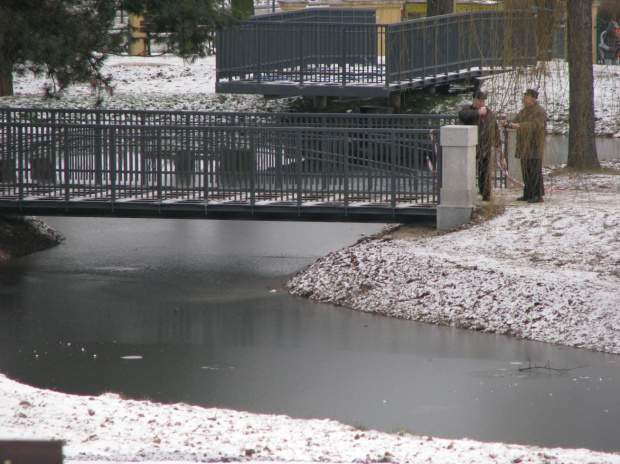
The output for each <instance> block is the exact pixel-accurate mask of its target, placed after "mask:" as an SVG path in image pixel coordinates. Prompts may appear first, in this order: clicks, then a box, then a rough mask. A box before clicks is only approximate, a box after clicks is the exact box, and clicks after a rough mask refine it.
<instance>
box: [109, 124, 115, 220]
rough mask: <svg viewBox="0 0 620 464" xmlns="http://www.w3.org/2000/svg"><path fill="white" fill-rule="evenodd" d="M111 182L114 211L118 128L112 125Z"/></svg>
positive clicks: (110, 151) (113, 207)
mask: <svg viewBox="0 0 620 464" xmlns="http://www.w3.org/2000/svg"><path fill="white" fill-rule="evenodd" d="M108 153H109V155H108V156H109V158H110V159H109V160H108V163H109V166H110V171H111V172H110V174H111V176H110V182H111V184H112V205H111V206H112V211H114V209H115V207H116V128H115V127H114V126H112V127H110V150H109V152H108Z"/></svg>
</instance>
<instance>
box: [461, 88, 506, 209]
mask: <svg viewBox="0 0 620 464" xmlns="http://www.w3.org/2000/svg"><path fill="white" fill-rule="evenodd" d="M486 99H487V94H486V93H485V92H483V91H482V90H476V91H475V92H474V98H473V101H472V104H471V105H466V106H464V107H463V108H461V111H459V119H460V121H461V122H462V123H463V124H466V125H468V126H478V146H477V147H476V170H477V172H478V191H479V192H480V195H482V199H483V200H484V201H489V200H490V199H491V192H492V190H493V181H492V179H491V172H492V171H493V169H492V167H493V165H492V162H493V149H494V148H495V147H496V146H497V145H498V144H499V140H500V138H499V130H498V128H497V123H496V120H495V115H494V114H493V112H492V111H491V110H490V109H489V108H487V106H486V102H485V100H486Z"/></svg>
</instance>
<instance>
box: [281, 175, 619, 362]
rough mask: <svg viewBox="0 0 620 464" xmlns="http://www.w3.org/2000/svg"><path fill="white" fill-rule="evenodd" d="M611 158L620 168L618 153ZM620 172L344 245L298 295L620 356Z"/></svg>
mask: <svg viewBox="0 0 620 464" xmlns="http://www.w3.org/2000/svg"><path fill="white" fill-rule="evenodd" d="M609 165H610V166H613V165H612V164H611V163H609ZM619 181H620V176H619V175H618V174H617V173H612V174H592V175H584V174H575V175H572V176H570V175H560V176H556V177H553V178H549V177H547V184H546V185H547V192H548V194H547V196H546V202H545V203H543V204H540V205H530V204H527V203H525V204H523V203H518V202H515V201H513V200H514V198H516V196H518V193H517V192H516V191H512V192H510V191H501V192H496V199H495V204H494V205H491V206H490V207H491V208H493V207H495V208H505V210H504V212H503V214H500V215H499V216H497V217H495V218H494V219H492V220H490V221H486V222H485V221H481V222H479V223H477V224H476V223H474V224H473V225H471V226H467V227H464V228H462V229H461V230H456V231H452V232H449V233H436V232H430V231H429V232H428V233H427V234H425V235H423V236H420V235H419V234H415V235H411V234H408V232H407V231H408V228H407V227H405V228H403V229H401V230H399V231H396V232H395V233H393V234H391V235H389V236H387V237H386V236H384V237H381V238H379V239H375V240H369V241H366V242H362V243H358V244H356V245H354V246H352V247H349V248H347V249H344V250H341V251H338V252H335V253H332V254H330V255H328V256H326V257H325V258H323V259H320V260H319V261H318V262H316V263H315V264H313V265H312V266H310V267H308V268H307V269H305V270H304V271H303V272H301V273H300V274H299V275H297V276H296V277H295V278H293V279H292V280H291V281H290V282H289V284H288V289H289V291H290V292H291V293H293V294H296V295H301V296H305V297H308V298H311V299H314V300H317V301H321V302H326V303H333V304H337V305H342V306H347V307H350V308H353V309H356V310H359V311H367V312H373V313H379V314H384V315H388V316H395V317H401V318H405V319H410V320H415V321H421V322H428V323H433V324H441V325H450V326H455V327H462V328H467V329H473V330H479V331H485V332H493V333H499V334H509V335H514V336H516V337H520V338H527V339H531V340H537V341H544V342H550V343H559V344H563V345H569V346H574V347H580V348H588V349H592V350H598V351H605V352H608V353H616V354H620V313H619V312H618V308H620V292H618V288H619V286H620V276H619V273H618V270H619V269H620V242H619V241H618V237H619V235H620V189H619V187H618V185H619Z"/></svg>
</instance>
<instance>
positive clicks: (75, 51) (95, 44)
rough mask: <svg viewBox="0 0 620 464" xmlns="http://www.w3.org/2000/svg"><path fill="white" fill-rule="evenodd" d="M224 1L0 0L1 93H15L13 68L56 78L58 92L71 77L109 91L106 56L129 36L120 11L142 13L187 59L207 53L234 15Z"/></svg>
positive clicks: (52, 89)
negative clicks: (117, 22) (118, 20)
mask: <svg viewBox="0 0 620 464" xmlns="http://www.w3.org/2000/svg"><path fill="white" fill-rule="evenodd" d="M220 1H221V0H1V1H0V96H5V95H12V94H13V73H14V72H27V71H31V72H34V73H35V74H42V73H44V74H46V75H47V76H48V77H50V78H51V79H52V82H53V84H51V85H49V86H48V88H47V89H46V91H47V92H48V94H50V95H51V94H58V93H60V92H61V91H62V90H63V89H64V88H66V87H67V86H68V85H70V84H71V83H72V82H85V81H86V82H90V83H91V84H92V85H93V87H94V88H95V89H96V90H97V91H99V92H100V91H101V90H104V89H105V90H110V79H109V77H107V76H104V75H102V74H101V68H102V66H103V61H104V60H105V58H106V55H107V54H109V53H117V52H119V51H120V50H121V44H122V42H123V41H124V39H125V36H124V35H123V34H121V33H120V32H119V31H118V30H114V29H113V27H112V26H113V23H114V16H115V14H116V11H117V10H125V11H127V12H130V13H135V14H137V15H140V16H142V17H144V23H143V25H144V28H145V30H146V32H147V34H149V35H151V36H153V37H156V39H155V40H161V41H162V42H165V43H166V44H167V47H166V49H167V50H166V51H168V52H171V53H175V54H177V55H179V56H182V57H184V58H194V57H200V56H204V55H205V53H206V51H207V46H208V43H209V41H211V40H212V39H213V32H214V30H215V28H216V27H218V26H221V25H225V24H227V23H228V22H229V21H230V20H231V18H232V16H231V15H230V14H229V13H228V11H227V10H226V9H225V8H223V5H222V4H220V3H219V2H220Z"/></svg>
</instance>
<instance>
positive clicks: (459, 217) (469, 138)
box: [437, 126, 478, 230]
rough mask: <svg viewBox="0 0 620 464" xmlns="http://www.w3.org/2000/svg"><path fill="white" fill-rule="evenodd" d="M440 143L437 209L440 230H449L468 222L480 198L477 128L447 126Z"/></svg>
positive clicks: (442, 131) (442, 129) (441, 135)
mask: <svg viewBox="0 0 620 464" xmlns="http://www.w3.org/2000/svg"><path fill="white" fill-rule="evenodd" d="M440 139H441V148H442V164H441V166H442V167H441V169H442V171H441V185H442V187H441V191H440V204H439V205H438V206H437V230H446V229H452V228H453V227H456V226H459V225H461V224H464V223H466V222H468V221H469V220H470V219H471V213H472V211H473V209H474V205H475V204H476V200H477V198H478V190H477V188H476V144H477V143H478V126H444V127H442V128H441V133H440Z"/></svg>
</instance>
